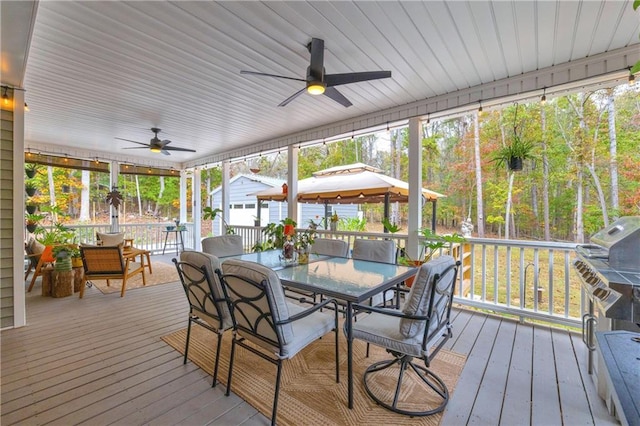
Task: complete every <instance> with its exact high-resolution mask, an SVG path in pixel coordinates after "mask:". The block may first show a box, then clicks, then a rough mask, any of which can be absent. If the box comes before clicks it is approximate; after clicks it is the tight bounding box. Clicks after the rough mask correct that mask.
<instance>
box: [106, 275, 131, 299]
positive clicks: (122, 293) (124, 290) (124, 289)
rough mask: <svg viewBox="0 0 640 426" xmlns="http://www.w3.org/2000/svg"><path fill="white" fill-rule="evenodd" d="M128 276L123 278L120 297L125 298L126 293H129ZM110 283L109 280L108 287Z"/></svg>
mask: <svg viewBox="0 0 640 426" xmlns="http://www.w3.org/2000/svg"><path fill="white" fill-rule="evenodd" d="M127 278H128V277H127V276H126V275H125V276H124V277H122V289H121V290H120V297H124V293H125V292H126V291H127ZM108 283H109V280H107V285H109V284H108Z"/></svg>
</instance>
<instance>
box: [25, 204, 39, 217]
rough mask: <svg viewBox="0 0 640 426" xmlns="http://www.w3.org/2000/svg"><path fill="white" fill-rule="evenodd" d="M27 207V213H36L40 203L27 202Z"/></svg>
mask: <svg viewBox="0 0 640 426" xmlns="http://www.w3.org/2000/svg"><path fill="white" fill-rule="evenodd" d="M25 208H26V210H27V213H29V214H34V213H35V212H36V210H37V209H38V205H37V204H33V203H27V205H26V206H25Z"/></svg>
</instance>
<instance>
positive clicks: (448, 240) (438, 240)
mask: <svg viewBox="0 0 640 426" xmlns="http://www.w3.org/2000/svg"><path fill="white" fill-rule="evenodd" d="M418 232H419V233H420V235H421V236H423V237H424V238H425V240H424V241H423V243H422V250H421V252H420V259H421V260H422V261H423V262H428V261H429V260H430V259H431V257H433V255H434V254H435V252H436V251H437V250H440V249H441V248H451V246H452V245H453V244H455V243H463V242H465V241H467V239H466V238H465V237H463V236H462V235H460V234H458V233H453V234H449V235H437V234H436V233H435V232H433V231H432V230H431V228H423V229H420V230H419V231H418Z"/></svg>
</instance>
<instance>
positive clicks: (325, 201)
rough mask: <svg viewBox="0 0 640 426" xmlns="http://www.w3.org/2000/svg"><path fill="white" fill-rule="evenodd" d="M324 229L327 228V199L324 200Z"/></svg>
mask: <svg viewBox="0 0 640 426" xmlns="http://www.w3.org/2000/svg"><path fill="white" fill-rule="evenodd" d="M324 229H329V200H324Z"/></svg>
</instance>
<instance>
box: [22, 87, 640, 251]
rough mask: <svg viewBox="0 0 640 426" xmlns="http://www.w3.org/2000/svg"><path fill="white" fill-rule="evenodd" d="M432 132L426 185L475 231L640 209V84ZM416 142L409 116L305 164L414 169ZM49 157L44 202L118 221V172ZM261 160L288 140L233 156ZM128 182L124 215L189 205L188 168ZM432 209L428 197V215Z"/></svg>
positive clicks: (371, 210) (281, 156) (282, 163)
mask: <svg viewBox="0 0 640 426" xmlns="http://www.w3.org/2000/svg"><path fill="white" fill-rule="evenodd" d="M423 133H424V137H423V140H422V163H423V176H422V178H423V186H424V187H426V188H428V189H430V190H433V191H436V192H440V193H442V194H445V195H446V197H445V198H442V199H440V200H438V206H437V217H438V223H439V225H440V226H442V227H445V228H459V225H460V223H461V221H462V220H464V219H465V218H466V217H470V218H471V220H472V221H473V223H474V225H475V229H474V233H473V235H474V236H487V237H493V236H495V237H505V236H509V238H519V239H537V240H560V241H575V242H583V241H584V240H585V239H587V238H588V237H589V235H591V234H592V233H593V232H595V231H597V230H599V229H601V228H602V227H603V226H605V225H606V224H607V223H610V222H611V221H612V220H614V218H615V217H619V216H625V215H639V214H640V85H638V84H636V85H634V86H633V87H629V86H627V85H625V86H619V87H617V88H614V89H603V90H598V91H594V92H584V93H577V94H571V95H567V96H561V97H557V98H554V99H550V100H549V101H548V102H546V103H545V104H542V103H541V102H534V103H521V104H512V105H505V106H504V107H503V108H500V109H494V110H491V111H485V112H482V113H471V114H465V115H460V116H457V117H451V118H447V119H438V120H431V121H430V122H426V121H425V122H423ZM514 134H517V135H518V136H519V137H520V138H521V139H522V140H525V141H529V142H530V143H531V144H532V145H533V150H532V158H530V159H528V160H526V161H525V164H524V170H523V171H520V172H510V171H508V170H507V168H506V167H496V162H494V161H492V158H493V156H494V154H495V153H496V152H497V151H499V150H500V149H501V148H503V147H504V146H505V145H508V144H510V143H511V141H512V140H513V137H514ZM407 153H408V130H407V128H397V129H396V128H393V129H390V130H389V131H383V132H379V133H377V134H371V135H366V136H358V137H354V138H350V139H347V140H343V141H338V142H332V143H327V144H320V145H315V146H311V147H305V148H302V149H301V152H300V156H299V160H298V164H299V169H298V175H299V178H300V179H304V178H306V177H309V176H311V174H312V173H313V172H315V171H318V170H322V169H325V168H328V167H332V166H336V165H342V164H350V163H355V162H362V163H366V164H369V165H372V166H375V167H378V168H380V169H382V170H383V172H384V173H385V174H387V175H389V176H393V177H396V178H398V179H402V180H407V177H408V156H407ZM476 159H479V160H480V161H479V162H477V161H476ZM39 169H40V172H39V173H38V174H37V175H36V177H35V178H34V179H33V181H34V182H35V184H36V186H37V187H38V192H37V194H36V195H35V196H34V197H33V198H32V201H33V202H35V203H36V204H40V205H43V204H44V205H46V204H49V203H55V204H57V205H58V206H59V207H60V208H61V209H62V211H64V212H66V213H67V215H68V219H67V220H68V221H72V222H96V223H107V222H108V221H109V215H108V205H107V203H106V201H105V197H106V194H107V192H108V191H109V190H110V188H109V176H108V174H106V173H95V172H88V171H79V170H73V169H65V168H57V167H53V168H47V167H44V166H41V167H40V168H39ZM250 169H254V170H257V169H260V172H259V173H260V175H263V176H270V177H277V178H281V179H286V174H287V159H286V150H283V152H282V153H275V154H268V155H267V154H264V155H260V156H258V157H255V158H252V159H247V160H243V161H239V162H235V163H233V164H232V166H231V170H232V175H235V174H237V173H246V174H251V173H252V172H251V171H250ZM220 183H221V170H220V168H219V167H212V168H209V169H205V170H202V189H201V190H202V200H203V207H204V206H206V205H207V203H208V199H207V196H206V194H208V193H209V192H210V191H211V190H212V189H214V188H215V187H216V186H218V185H220ZM118 189H119V191H120V192H121V193H122V194H123V196H124V202H123V206H122V207H121V212H120V220H121V222H124V223H126V222H128V221H136V220H137V221H140V220H142V221H165V220H168V219H169V220H170V219H172V218H174V217H177V216H178V213H179V178H177V177H175V178H174V177H165V178H161V177H153V176H143V175H121V176H120V181H119V188H118ZM50 194H53V197H51V196H50ZM189 194H190V191H189ZM509 200H510V202H509V203H508V201H509ZM393 209H394V210H393V215H392V217H393V219H394V220H395V221H396V222H398V223H399V224H400V225H401V226H402V225H403V223H404V221H405V220H406V206H404V205H399V206H398V205H396V206H393ZM363 211H364V215H365V218H366V219H367V221H369V222H372V223H378V222H379V221H380V220H381V218H382V206H380V205H367V206H363ZM507 212H508V213H509V214H508V215H507ZM430 214H431V213H430V208H429V207H427V208H425V211H424V212H423V216H424V219H423V220H424V221H425V222H426V221H428V220H429V219H428V218H429V216H430ZM507 216H508V217H507ZM507 223H508V224H509V226H508V227H507V226H506V225H507Z"/></svg>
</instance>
